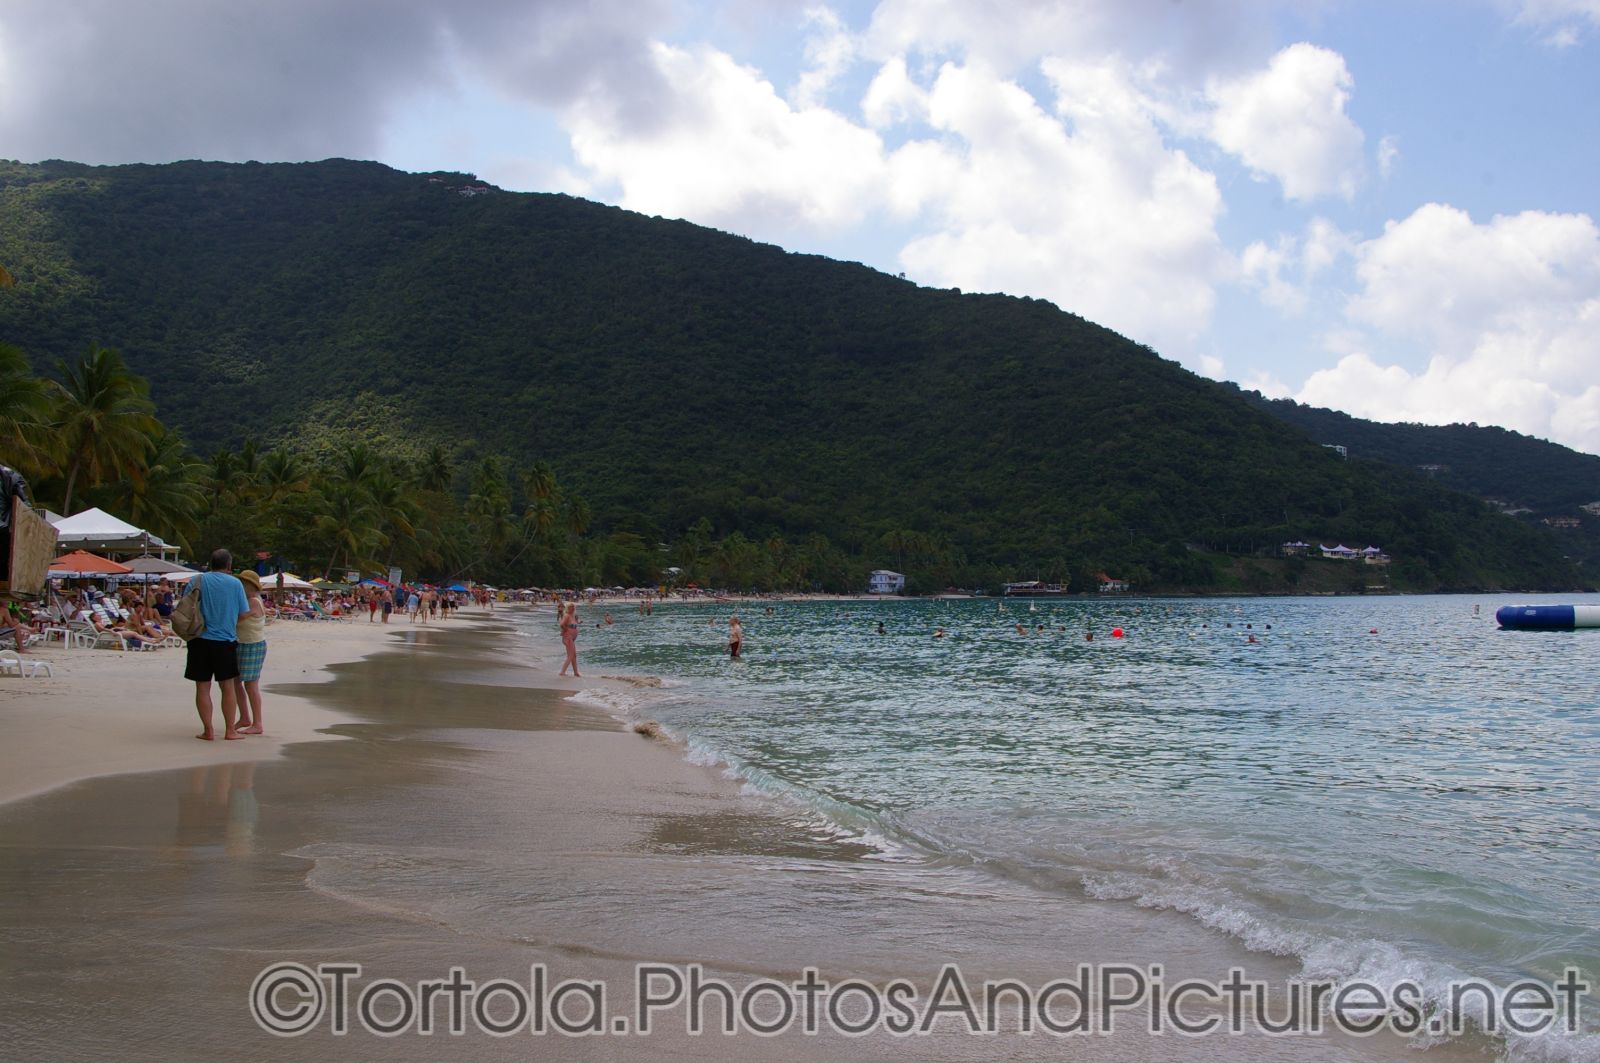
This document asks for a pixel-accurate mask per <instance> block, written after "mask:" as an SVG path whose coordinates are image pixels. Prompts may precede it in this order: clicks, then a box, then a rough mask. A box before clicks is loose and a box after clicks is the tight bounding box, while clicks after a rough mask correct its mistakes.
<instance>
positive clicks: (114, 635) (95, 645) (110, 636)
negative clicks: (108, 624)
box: [89, 631, 145, 650]
mask: <svg viewBox="0 0 1600 1063" xmlns="http://www.w3.org/2000/svg"><path fill="white" fill-rule="evenodd" d="M128 637H129V636H127V635H124V634H123V633H122V632H120V631H96V632H95V633H94V641H93V642H91V643H90V644H89V648H90V649H92V650H100V649H113V650H142V649H145V647H144V646H142V645H140V644H138V643H130V642H129V641H128Z"/></svg>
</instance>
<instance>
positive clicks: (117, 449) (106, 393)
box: [55, 344, 161, 515]
mask: <svg viewBox="0 0 1600 1063" xmlns="http://www.w3.org/2000/svg"><path fill="white" fill-rule="evenodd" d="M57 365H58V367H59V368H60V370H61V375H62V382H61V383H59V384H56V385H55V388H56V393H57V394H56V417H55V423H56V430H57V431H58V432H59V433H60V437H61V449H62V465H63V467H64V468H65V470H66V476H67V485H66V490H65V493H64V497H63V498H62V502H61V509H62V512H63V513H67V514H69V515H70V514H71V513H72V496H73V493H74V491H76V489H77V487H78V485H79V481H80V480H84V481H88V482H89V483H91V484H98V483H108V482H111V481H114V480H121V479H128V480H131V481H133V482H134V483H135V484H136V485H137V484H139V483H140V482H142V481H143V479H144V467H145V461H146V457H147V455H148V454H149V451H150V441H151V439H152V438H153V437H154V436H155V434H156V433H157V432H159V431H160V430H161V422H159V421H157V420H156V418H155V406H154V405H152V404H151V402H150V396H149V391H150V389H149V385H148V384H146V383H145V380H144V378H143V377H140V376H138V375H136V374H134V373H132V372H130V371H129V370H128V367H127V366H126V365H125V364H124V363H123V361H122V356H121V355H120V354H118V353H117V352H116V351H113V350H111V349H110V348H108V347H101V346H99V345H98V344H91V345H90V347H89V350H88V352H87V353H86V354H85V355H84V356H83V358H82V359H80V360H79V361H78V363H77V364H76V365H72V366H69V365H67V364H66V363H65V362H58V363H57Z"/></svg>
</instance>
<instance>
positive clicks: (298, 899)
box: [0, 617, 1458, 1060]
mask: <svg viewBox="0 0 1600 1063" xmlns="http://www.w3.org/2000/svg"><path fill="white" fill-rule="evenodd" d="M347 626H350V627H358V626H360V622H356V623H355V624H351V625H347ZM391 627H393V625H391ZM550 627H551V628H552V629H553V624H552V625H550ZM382 641H387V642H390V643H393V644H394V645H392V646H391V647H390V648H388V649H386V650H385V651H384V652H381V653H377V654H373V655H369V656H366V657H363V658H361V659H359V660H345V661H343V662H341V663H335V664H331V665H330V666H329V667H328V668H327V669H326V671H325V673H324V674H315V673H312V672H310V671H308V672H307V674H306V675H305V676H304V677H301V676H298V675H296V676H294V677H293V678H294V679H295V681H294V682H284V681H283V679H284V678H285V677H276V681H270V680H272V679H273V678H274V677H272V676H271V674H270V673H269V683H268V695H269V699H270V700H269V702H268V710H267V711H268V721H269V725H270V723H271V721H272V715H271V713H272V711H273V706H274V705H276V704H278V703H280V702H287V701H288V700H289V699H291V698H294V699H307V700H308V702H311V703H314V704H315V706H317V708H316V711H317V712H319V713H322V714H324V715H323V717H322V722H323V723H324V724H325V725H326V726H325V730H326V731H327V736H325V737H334V738H337V739H340V740H338V741H326V740H322V741H315V742H304V743H298V744H287V745H285V746H283V748H282V751H281V755H277V756H275V757H273V758H272V759H268V760H263V761H259V762H251V761H248V760H245V761H241V760H237V759H235V758H234V757H233V756H232V755H231V748H232V747H237V746H243V745H248V743H231V744H229V747H226V748H227V750H228V753H229V755H227V756H221V755H220V754H221V753H222V752H223V750H222V749H218V750H217V752H218V753H219V757H218V759H216V760H214V761H211V762H208V763H194V764H190V765H189V766H187V767H182V768H179V769H176V770H166V771H149V772H142V773H136V774H121V775H116V776H112V777H103V778H89V779H83V780H81V781H78V782H75V783H72V784H70V785H67V786H64V787H60V788H57V789H54V790H51V791H49V792H45V793H39V794H36V795H35V796H31V797H27V798H23V799H18V800H13V801H11V802H9V803H7V804H4V805H0V941H4V942H5V943H6V944H5V947H4V949H3V950H0V999H3V1000H5V1001H6V1002H7V1006H6V1008H5V1009H4V1011H3V1012H0V1038H3V1039H4V1040H3V1042H0V1043H4V1044H5V1045H6V1046H7V1050H6V1051H7V1055H8V1056H11V1057H13V1058H25V1059H39V1060H53V1059H82V1058H100V1057H106V1056H110V1055H116V1056H119V1057H122V1058H134V1059H161V1060H174V1059H201V1058H205V1059H211V1058H216V1057H217V1056H219V1055H222V1054H231V1055H234V1056H242V1057H244V1058H280V1057H281V1058H288V1059H323V1058H330V1057H333V1058H341V1059H379V1058H384V1059H393V1058H400V1059H431V1058H435V1057H437V1056H439V1055H442V1054H444V1053H445V1052H449V1053H451V1054H455V1055H460V1056H464V1057H465V1058H469V1059H485V1060H487V1059H500V1058H525V1057H526V1056H528V1055H529V1054H530V1053H531V1054H534V1055H536V1056H537V1055H547V1056H558V1057H560V1058H564V1059H565V1058H575V1059H613V1058H678V1057H684V1058H689V1057H693V1058H704V1057H706V1056H712V1057H716V1058H737V1059H791V1058H796V1057H803V1058H820V1059H837V1058H840V1057H841V1056H844V1055H849V1056H851V1057H854V1058H863V1057H864V1058H888V1057H891V1056H894V1057H905V1056H911V1057H914V1058H940V1059H1014V1058H1063V1057H1065V1058H1079V1057H1092V1058H1096V1059H1099V1058H1111V1059H1118V1058H1122V1059H1146V1058H1163V1059H1197V1060H1198V1059H1214V1058H1219V1057H1232V1058H1261V1059H1280V1058H1297V1059H1298V1058H1304V1059H1366V1058H1393V1057H1394V1056H1395V1055H1396V1054H1397V1053H1398V1052H1400V1051H1404V1048H1403V1047H1402V1046H1401V1045H1399V1044H1398V1043H1397V1042H1394V1041H1384V1040H1365V1041H1363V1040H1355V1039H1351V1038H1334V1037H1321V1038H1316V1039H1304V1038H1297V1039H1293V1040H1271V1039H1267V1038H1264V1037H1260V1036H1257V1037H1254V1038H1243V1039H1240V1038H1226V1039H1224V1038H1217V1037H1213V1038H1206V1039H1201V1040H1188V1039H1184V1038H1180V1037H1176V1036H1173V1035H1170V1034H1168V1035H1164V1036H1162V1037H1160V1038H1159V1039H1154V1040H1153V1039H1152V1038H1151V1037H1149V1036H1148V1035H1145V1034H1143V1033H1141V1032H1140V1031H1139V1030H1138V1029H1134V1028H1129V1026H1120V1025H1119V1028H1118V1033H1117V1034H1116V1036H1115V1037H1112V1038H1087V1037H1077V1038H1066V1039H1063V1038H1057V1037H1053V1036H1048V1035H1043V1034H1039V1033H1035V1034H1034V1035H1032V1036H1029V1037H1019V1036H1016V1035H1015V1034H1012V1035H1009V1036H1007V1035H1002V1036H980V1037H973V1036H970V1035H968V1034H967V1033H965V1032H964V1030H963V1029H962V1028H961V1026H960V1024H959V1023H957V1022H954V1021H947V1022H941V1023H940V1024H939V1025H938V1026H936V1027H935V1030H934V1032H933V1033H932V1034H931V1035H928V1036H923V1037H917V1038H913V1039H909V1040H908V1039H906V1038H896V1037H890V1036H888V1035H887V1034H884V1033H882V1032H881V1031H880V1032H875V1033H872V1034H869V1035H867V1036H865V1037H862V1038H846V1037H844V1036H842V1035H840V1034H838V1033H836V1032H832V1033H823V1034H821V1035H818V1036H813V1037H807V1036H802V1035H800V1034H798V1033H792V1034H787V1035H783V1036H779V1037H776V1038H771V1039H764V1038H758V1037H755V1036H753V1035H750V1034H749V1033H745V1034H742V1035H740V1036H737V1037H728V1036H724V1035H721V1034H718V1033H708V1034H705V1035H701V1036H698V1037H695V1036H689V1035H687V1034H686V1033H685V1032H684V1018H683V1016H684V1013H683V1011H682V1010H681V1009H679V1010H676V1011H666V1010H663V1011H661V1012H660V1013H658V1014H657V1016H656V1027H655V1029H654V1030H653V1032H652V1033H651V1035H650V1036H649V1037H641V1036H639V1035H638V1034H637V1032H630V1033H629V1034H628V1035H626V1036H620V1035H617V1034H616V1033H615V1032H614V1031H613V1032H611V1033H608V1035H606V1036H585V1037H574V1036H566V1035H561V1034H557V1033H555V1032H548V1033H545V1034H543V1035H533V1034H529V1033H527V1032H526V1031H524V1032H522V1033H519V1034H517V1035H514V1036H511V1037H509V1038H504V1039H500V1038H494V1037H491V1036H489V1035H487V1034H485V1033H483V1032H481V1031H474V1032H471V1033H469V1034H467V1035H465V1036H462V1037H454V1036H449V1035H447V1034H444V1033H442V1032H441V1033H436V1034H434V1035H432V1036H431V1037H426V1036H421V1035H419V1034H417V1033H415V1032H406V1033H403V1034H401V1035H400V1036H398V1037H397V1038H394V1039H385V1038H380V1037H378V1036H375V1035H373V1034H371V1033H369V1032H367V1031H366V1030H363V1029H361V1028H359V1027H358V1028H356V1029H354V1030H353V1031H352V1032H351V1033H350V1034H348V1035H346V1036H342V1037H338V1038H335V1037H334V1036H332V1035H331V1033H330V1032H329V1025H330V1024H329V1021H328V1020H327V1019H326V1018H324V1019H322V1020H321V1021H319V1022H318V1023H317V1024H316V1025H314V1026H313V1028H312V1029H311V1031H310V1032H308V1033H306V1034H305V1035H304V1036H300V1037H296V1038H292V1039H280V1038H276V1037H273V1036H271V1035H269V1034H268V1033H266V1032H264V1031H263V1030H262V1029H261V1028H260V1027H259V1026H258V1025H257V1023H256V1022H255V1021H254V1020H253V1019H252V1017H251V1011H250V1006H249V1001H248V994H249V991H250V987H251V984H252V981H253V980H254V979H255V978H256V976H257V975H258V973H259V972H261V971H262V970H263V969H264V968H266V967H268V966H269V965H272V964H275V963H285V962H293V963H298V964H305V965H309V966H313V967H314V966H316V965H317V964H326V963H345V962H349V963H357V964H360V965H362V968H363V973H362V975H361V976H359V977H357V978H355V979H354V980H353V981H352V985H353V986H355V987H356V988H358V989H359V988H360V986H361V985H363V984H366V983H369V982H371V981H373V980H375V979H379V978H393V979H397V980H400V981H402V982H405V983H410V984H415V983H417V982H419V981H422V980H428V979H442V978H445V977H447V976H448V974H449V971H450V968H451V967H452V966H461V967H463V968H464V969H465V971H466V975H467V977H469V978H472V979H475V980H477V981H479V982H483V981H487V980H489V979H492V978H506V979H509V980H511V981H513V982H517V983H521V984H523V985H526V984H527V983H528V982H529V980H530V968H531V967H532V966H534V965H544V967H545V968H546V970H547V971H548V975H549V981H550V983H552V984H553V983H556V982H559V981H560V980H562V979H568V978H577V979H586V980H603V981H604V982H605V983H606V987H607V993H608V999H607V1002H606V1004H607V1010H608V1013H609V1014H610V1015H611V1016H616V1017H620V1018H623V1019H624V1020H625V1021H626V1020H629V1019H631V1018H632V1017H633V1014H634V999H633V997H634V994H633V986H634V981H635V965H636V964H639V963H666V964H679V965H687V964H691V963H702V964H704V965H705V966H706V968H707V970H708V973H710V974H714V975H716V976H719V977H722V978H726V979H728V980H729V981H730V982H731V983H732V984H733V985H735V986H736V987H737V986H742V985H745V984H747V983H749V982H750V981H751V980H752V979H756V978H763V977H770V978H774V979H777V980H780V981H782V982H785V983H789V982H793V981H795V980H797V979H798V978H799V977H800V976H801V973H802V971H803V969H804V968H805V967H806V966H808V965H814V966H816V967H818V968H820V971H821V976H822V977H825V978H834V979H837V978H843V977H855V978H860V979H864V980H867V981H869V982H872V983H874V984H877V985H880V986H881V985H883V984H885V983H887V982H888V981H890V980H891V979H894V978H901V977H903V978H907V979H910V980H911V981H913V982H914V983H916V984H917V985H918V986H920V987H921V988H922V989H923V990H924V991H926V990H927V989H928V988H930V987H931V984H932V982H933V980H934V978H935V977H936V976H937V974H938V972H939V969H940V967H941V965H942V964H945V963H958V964H960V965H961V969H962V972H963V974H964V975H965V976H966V977H967V978H968V979H969V981H971V982H972V983H977V982H980V981H981V980H982V979H983V978H985V977H1008V978H1016V979H1020V980H1023V981H1026V982H1029V983H1031V984H1033V985H1035V986H1038V985H1043V984H1044V983H1046V982H1048V981H1049V980H1050V979H1053V978H1060V977H1065V976H1069V975H1071V974H1072V972H1073V969H1074V968H1075V966H1076V965H1077V964H1078V963H1080V962H1088V963H1109V962H1125V963H1131V964H1136V965H1144V964H1150V963H1160V964H1162V965H1163V966H1164V968H1165V971H1166V977H1167V978H1168V980H1169V982H1176V981H1177V980H1178V979H1179V978H1181V977H1184V976H1195V977H1204V978H1210V979H1218V978H1221V977H1223V976H1225V975H1226V973H1227V969H1228V967H1229V966H1230V965H1233V964H1237V965H1239V966H1242V967H1245V968H1246V969H1247V970H1248V971H1249V972H1250V974H1251V975H1253V976H1257V977H1265V978H1273V979H1277V980H1280V981H1281V980H1284V979H1287V978H1289V977H1290V976H1291V975H1292V973H1293V968H1292V965H1290V964H1288V963H1286V962H1283V961H1279V960H1275V959H1273V958H1271V957H1262V956H1258V955H1254V954H1251V953H1248V952H1246V951H1244V950H1243V949H1242V948H1241V947H1238V946H1236V945H1234V944H1232V943H1231V942H1229V941H1227V940H1224V939H1221V938H1219V937H1218V936H1215V935H1212V934H1209V933H1208V932H1206V931H1204V930H1202V929H1201V928H1199V927H1197V926H1195V925H1194V924H1193V923H1192V922H1190V921H1188V920H1187V919H1185V918H1183V917H1181V916H1177V915H1173V914H1171V913H1159V912H1145V911H1140V910H1137V909H1132V908H1127V907H1125V906H1120V905H1115V904H1107V903H1101V902H1094V901H1088V900H1075V899H1071V898H1069V897H1064V896H1061V895H1051V894H1047V893H1043V892H1034V891H1031V890H1029V889H1028V888H1027V887H1026V886H1022V885H1018V884H1015V883H1006V882H1002V881H999V880H995V879H990V878H986V877H985V876H983V875H982V874H980V873H977V872H975V871H974V870H973V869H971V868H956V867H947V866H939V865H937V864H935V863H931V862H928V861H925V860H919V859H913V858H908V857H904V856H901V857H897V858H888V857H886V856H885V855H883V854H882V853H880V852H878V851H876V850H875V849H873V848H872V847H871V846H868V845H865V844H863V843H862V842H860V841H859V840H855V839H849V838H841V837H838V836H836V835H835V834H834V833H833V832H831V831H829V830H828V829H827V828H826V827H825V825H823V824H821V823H819V822H817V821H815V820H814V819H813V818H812V817H810V816H809V815H807V814H804V813H802V812H801V811H800V810H796V809H789V808H786V807H784V806H782V805H780V804H778V803H777V802H774V801H771V800H769V799H765V798H761V797H757V796H752V795H748V794H746V793H744V792H743V791H742V790H741V788H740V786H739V785H738V783H737V782H736V781H734V780H730V779H727V778H724V777H723V776H722V775H721V774H720V773H718V772H716V771H713V770H710V769H707V768H704V767H700V766H697V765H694V764H691V763H689V762H688V761H687V760H685V759H684V758H683V756H682V755H681V752H680V751H679V750H677V749H676V748H674V747H673V746H672V745H671V744H669V743H667V742H665V741H662V740H658V739H650V738H645V737H642V736H639V735H637V734H634V733H632V732H630V731H628V730H626V729H624V728H623V727H622V726H621V725H620V724H619V723H618V722H617V721H615V720H613V719H611V718H610V717H608V716H605V715H603V714H601V713H599V712H597V711H594V710H591V709H587V708H585V707H582V706H579V705H575V704H573V703H571V702H570V701H567V700H565V698H566V693H567V692H568V691H570V690H571V689H573V688H576V687H579V686H581V685H582V684H580V683H575V682H572V681H564V682H563V681H559V680H557V678H556V677H555V675H554V672H555V670H556V668H557V667H559V662H560V650H559V645H558V644H557V643H556V641H555V639H554V637H553V630H552V632H551V637H550V638H549V639H548V640H544V639H538V638H535V639H526V638H517V637H514V636H513V634H512V632H511V631H510V630H509V629H508V626H507V625H506V624H505V622H504V620H503V618H501V619H494V618H485V617H468V618H465V619H464V620H463V621H452V622H450V623H449V624H442V625H434V626H430V627H429V628H426V629H422V628H417V629H410V628H409V627H404V628H402V629H400V633H399V634H398V635H395V636H391V637H388V638H386V639H384V640H382ZM346 656H347V657H348V656H350V655H349V654H348V653H346ZM302 680H304V681H302ZM594 681H596V682H598V681H599V680H594ZM557 687H559V688H562V689H552V688H557ZM6 711H9V709H7V710H6ZM185 722H187V721H185ZM179 740H180V739H179V738H174V739H173V741H174V742H177V741H179ZM188 741H190V743H191V744H192V745H193V746H195V747H197V748H198V749H201V750H203V751H206V750H208V749H209V747H208V746H207V745H206V744H203V743H199V742H193V740H192V739H189V740H188ZM216 745H217V746H221V744H220V743H217V744H216ZM185 755H188V754H187V753H186V754H185ZM4 756H5V758H6V760H7V761H8V762H9V760H10V759H11V754H10V752H9V750H8V751H7V753H5V754H4ZM579 1003H581V1001H580V1002H579ZM582 1010H583V1009H582V1008H576V1009H575V1011H576V1013H577V1014H579V1015H581V1013H582ZM446 1011H447V1009H446V1008H445V1006H444V1005H442V1004H441V1005H440V1006H439V1020H438V1021H440V1022H441V1023H443V1022H444V1021H445V1017H444V1016H445V1014H446ZM706 1011H707V1015H708V1017H710V1018H711V1019H713V1020H715V1019H716V1017H717V1016H718V1015H719V1014H720V1013H719V1011H718V1006H717V1005H716V1004H714V1003H713V1004H710V1005H708V1007H707V1009H706ZM1002 1019H1004V1013H1002ZM353 1021H354V1020H353ZM1135 1021H1136V1020H1135ZM468 1025H469V1026H470V1025H471V1024H470V1023H469V1024H468ZM1001 1028H1002V1029H1003V1030H1012V1029H1014V1025H1008V1024H1006V1023H1005V1022H1004V1021H1002V1023H1001ZM1457 1052H1458V1050H1457V1049H1454V1048H1452V1049H1451V1050H1450V1052H1449V1053H1448V1054H1446V1055H1441V1054H1440V1053H1436V1052H1435V1053H1430V1055H1429V1058H1431V1059H1436V1058H1451V1057H1452V1056H1454V1055H1456V1054H1457Z"/></svg>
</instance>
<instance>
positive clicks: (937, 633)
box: [933, 627, 944, 639]
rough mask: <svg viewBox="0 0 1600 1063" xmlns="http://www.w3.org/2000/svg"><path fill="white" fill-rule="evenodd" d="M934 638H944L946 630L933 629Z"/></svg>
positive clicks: (940, 628)
mask: <svg viewBox="0 0 1600 1063" xmlns="http://www.w3.org/2000/svg"><path fill="white" fill-rule="evenodd" d="M933 637H934V638H936V639H942V638H944V628H942V627H936V628H934V629H933Z"/></svg>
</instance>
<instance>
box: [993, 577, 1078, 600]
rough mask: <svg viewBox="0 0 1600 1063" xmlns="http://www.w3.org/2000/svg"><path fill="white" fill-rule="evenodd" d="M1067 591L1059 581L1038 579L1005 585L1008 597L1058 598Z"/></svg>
mask: <svg viewBox="0 0 1600 1063" xmlns="http://www.w3.org/2000/svg"><path fill="white" fill-rule="evenodd" d="M1066 593H1067V589H1066V588H1065V587H1063V586H1062V585H1061V584H1059V583H1042V582H1040V581H1039V580H1036V579H1030V580H1026V581H1024V582H1021V583H1007V584H1006V585H1005V595H1006V597H1007V598H1056V597H1060V596H1061V595H1063V594H1066Z"/></svg>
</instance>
